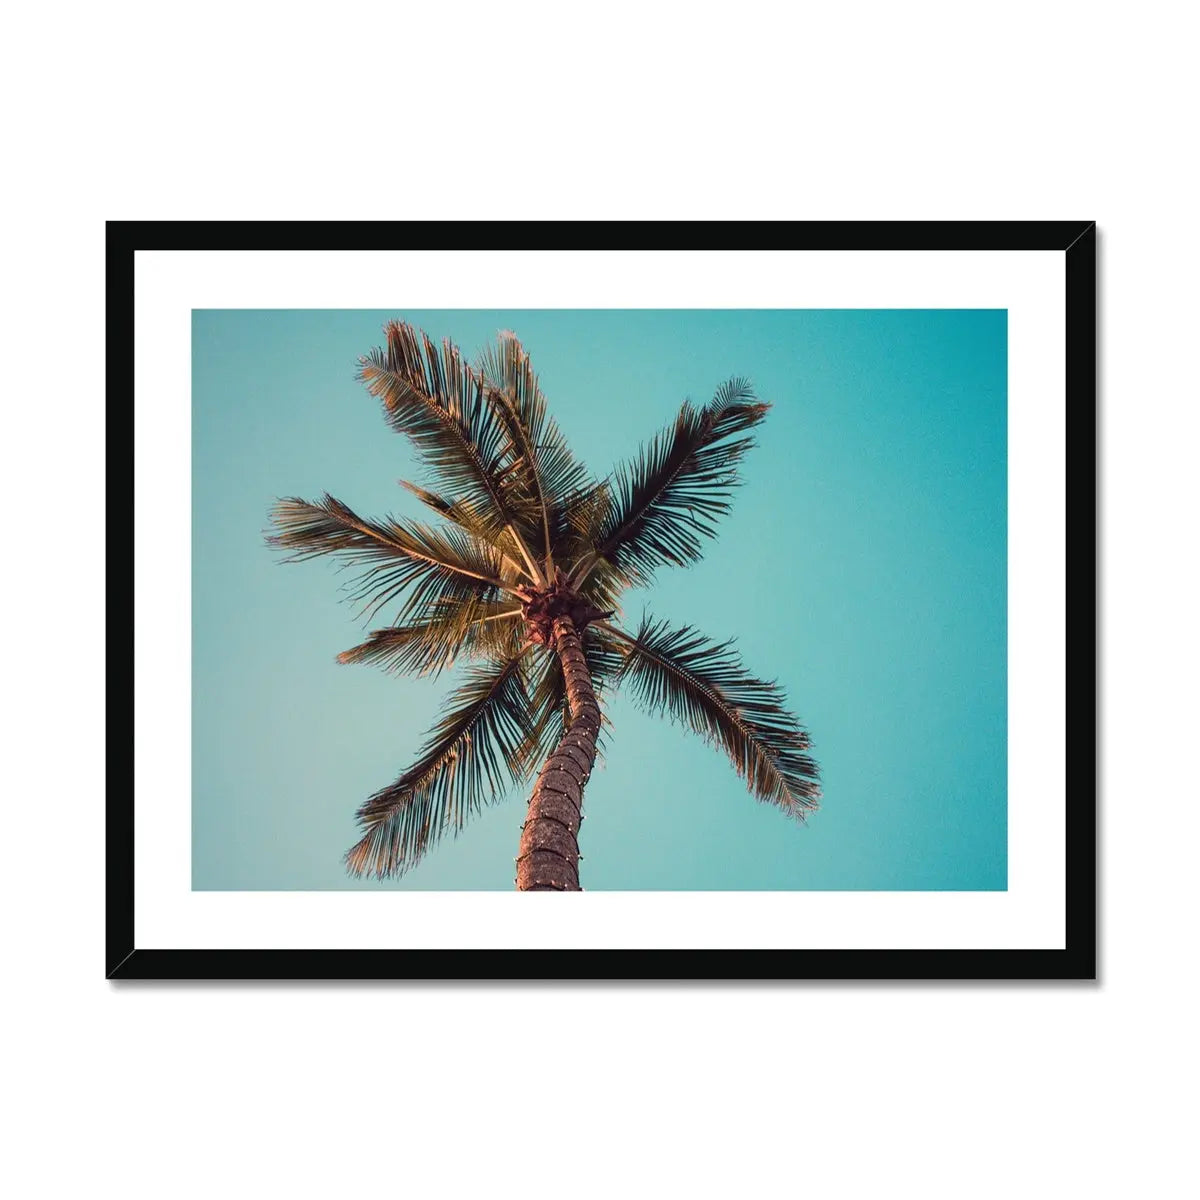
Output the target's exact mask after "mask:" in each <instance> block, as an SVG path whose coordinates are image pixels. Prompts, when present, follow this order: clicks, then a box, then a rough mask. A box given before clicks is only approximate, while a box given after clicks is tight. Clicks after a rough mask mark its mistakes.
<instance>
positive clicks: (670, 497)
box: [572, 378, 769, 584]
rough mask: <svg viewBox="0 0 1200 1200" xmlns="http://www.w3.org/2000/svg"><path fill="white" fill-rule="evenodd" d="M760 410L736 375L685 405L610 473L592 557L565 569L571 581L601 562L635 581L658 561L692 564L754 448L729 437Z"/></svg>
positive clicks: (641, 579) (759, 417) (642, 578)
mask: <svg viewBox="0 0 1200 1200" xmlns="http://www.w3.org/2000/svg"><path fill="white" fill-rule="evenodd" d="M768 408H769V405H766V404H761V403H759V402H757V401H756V400H755V399H754V392H753V389H752V388H751V387H750V384H749V383H748V382H747V381H746V380H744V379H737V378H735V379H731V380H729V382H728V383H725V384H723V385H722V386H721V387H720V388H718V389H717V392H716V394H715V395H714V396H713V398H712V401H711V402H710V403H708V404H706V405H704V406H703V407H702V408H697V407H695V406H694V405H692V404H691V403H688V402H685V403H684V405H683V407H682V408H681V409H680V411H679V416H678V417H676V419H675V423H674V425H673V426H671V427H670V428H668V429H665V430H663V431H662V432H661V433H659V434H658V435H657V437H655V438H654V440H653V441H652V442H651V443H650V444H649V445H648V446H645V447H643V449H642V450H641V452H640V453H639V454H638V456H637V457H636V458H635V459H634V460H633V461H632V462H630V463H626V464H624V465H622V466H620V467H618V468H617V470H616V472H615V473H614V477H613V503H612V506H611V509H610V511H609V514H608V517H607V519H606V521H605V523H604V525H603V527H602V528H601V530H600V532H599V535H598V538H597V540H596V544H595V547H594V552H593V553H592V554H591V555H587V556H585V557H584V558H583V559H582V560H581V561H580V562H579V563H578V564H577V565H576V568H575V569H574V570H573V572H572V574H573V576H574V578H575V579H576V582H579V581H580V580H582V579H585V578H586V577H587V573H588V572H589V571H590V570H591V569H592V568H593V567H594V566H595V564H596V563H597V562H598V561H601V560H604V561H607V562H608V563H610V564H611V565H612V566H613V567H615V568H616V569H618V570H619V571H621V572H622V573H623V574H624V575H625V577H626V578H627V579H628V580H629V581H630V582H632V583H640V584H645V583H647V582H649V580H650V578H651V577H652V575H653V573H654V571H655V570H656V569H657V568H658V567H660V566H663V565H664V564H674V565H684V564H687V563H690V562H695V561H696V559H698V558H699V557H700V555H701V551H702V543H701V540H700V539H701V537H712V536H713V534H714V533H715V532H716V520H717V518H718V517H719V516H721V515H722V514H723V513H725V512H727V511H728V509H729V500H730V496H731V494H732V491H733V488H734V487H735V486H736V485H737V483H738V473H737V468H738V464H739V463H740V461H741V459H742V457H743V455H744V454H745V453H746V451H747V450H748V449H749V448H750V447H751V446H752V445H753V444H754V443H753V439H752V438H746V437H737V436H736V435H737V434H740V433H744V432H745V431H746V430H748V429H752V428H753V427H754V426H755V425H757V424H758V423H759V422H760V421H761V420H762V419H763V417H764V415H765V414H766V412H767V409H768ZM731 439H732V440H731Z"/></svg>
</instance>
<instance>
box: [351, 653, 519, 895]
mask: <svg viewBox="0 0 1200 1200" xmlns="http://www.w3.org/2000/svg"><path fill="white" fill-rule="evenodd" d="M524 653H525V651H522V652H521V653H518V654H516V655H514V656H513V657H511V658H509V659H508V660H507V661H500V662H492V663H488V664H486V665H483V666H478V667H471V668H468V670H467V675H466V680H465V682H464V683H463V684H462V686H461V687H459V688H458V689H456V690H455V691H454V692H453V693H452V694H451V696H450V697H449V699H448V701H447V705H446V711H445V713H444V715H443V716H442V718H441V720H439V721H438V723H437V725H436V726H435V727H434V729H433V731H432V732H431V734H430V736H429V739H428V741H427V742H426V744H425V746H424V747H423V748H422V750H421V755H420V758H419V759H418V760H417V762H416V763H414V764H413V766H411V767H410V768H409V769H408V770H407V771H405V772H404V774H403V775H401V776H400V778H399V779H397V780H396V782H395V783H393V784H391V785H390V786H388V787H386V788H383V789H382V790H381V791H378V792H376V793H375V794H374V795H373V796H371V797H370V799H368V800H367V802H366V803H365V804H363V806H362V807H361V808H360V809H359V810H358V820H359V824H360V826H361V827H362V829H363V836H362V837H361V838H360V839H359V841H358V842H357V843H356V844H355V845H354V846H353V847H351V849H350V850H349V851H348V852H347V854H346V866H347V868H348V869H349V870H350V872H351V873H352V874H354V875H368V874H370V875H375V876H376V877H377V878H380V879H382V878H384V877H388V876H396V875H400V874H403V872H404V871H406V870H408V869H409V868H410V867H412V866H413V865H415V864H416V863H417V862H419V861H420V859H421V857H422V856H423V855H424V853H425V851H426V850H428V849H429V847H430V846H432V845H433V844H435V843H436V842H437V841H439V840H440V839H441V837H442V836H443V835H444V834H445V833H447V832H454V833H457V832H458V831H459V830H460V829H462V827H463V825H464V824H465V822H466V821H467V819H468V818H469V817H471V816H474V815H476V814H477V813H478V812H480V811H481V809H482V808H483V806H484V804H487V803H490V802H491V801H493V800H496V799H499V798H500V797H501V796H502V795H503V794H504V792H505V791H506V790H507V788H508V786H509V784H510V783H511V782H513V781H514V780H515V779H517V778H518V777H519V775H518V772H519V769H520V761H521V760H520V757H519V750H520V747H521V745H522V744H523V742H524V741H525V739H526V738H527V736H528V734H529V727H530V724H529V711H528V710H529V697H528V695H527V694H526V691H525V685H524V682H523V679H522V672H521V659H522V657H523V654H524Z"/></svg>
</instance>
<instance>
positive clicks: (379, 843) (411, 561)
mask: <svg viewBox="0 0 1200 1200" xmlns="http://www.w3.org/2000/svg"><path fill="white" fill-rule="evenodd" d="M385 333H386V345H385V346H384V347H383V348H380V349H376V350H373V351H372V352H371V353H370V354H369V355H368V356H366V357H365V358H363V359H362V360H361V365H360V371H359V377H360V379H361V380H362V381H363V382H364V383H365V384H366V386H367V388H368V390H369V391H370V392H371V393H372V394H373V395H374V396H376V397H377V398H378V399H380V400H381V401H382V403H383V409H384V415H385V417H386V419H387V421H388V423H389V424H390V425H391V426H392V427H393V428H394V429H396V430H397V431H398V432H400V433H403V434H406V435H408V437H409V438H410V439H411V440H412V443H413V445H414V446H415V447H416V450H417V452H418V454H419V456H420V458H421V459H422V461H423V462H424V464H425V466H426V467H427V469H428V476H429V477H428V479H427V481H426V482H427V483H428V484H429V485H430V487H429V488H426V487H418V486H417V485H415V484H410V483H405V484H404V486H405V487H406V488H408V489H409V490H410V491H411V492H413V493H414V494H415V495H416V496H417V498H418V499H419V500H420V501H422V502H423V503H424V504H425V505H426V506H427V507H428V508H430V509H431V510H433V513H434V514H436V518H437V520H436V522H435V523H433V524H423V523H416V522H412V521H407V520H401V519H398V518H394V517H385V518H383V519H382V520H370V519H368V518H365V517H361V516H359V515H358V514H357V513H355V512H354V511H352V510H351V509H350V508H349V507H347V506H346V505H345V504H343V503H342V502H341V501H340V500H335V499H334V498H333V497H332V496H329V495H325V496H323V497H322V498H321V499H320V500H318V501H315V502H308V501H304V500H300V499H296V498H289V499H284V500H281V501H279V502H278V503H277V504H276V506H275V508H274V510H273V511H272V522H273V524H274V527H275V532H274V534H273V535H272V536H271V537H270V538H269V541H270V542H271V544H272V545H274V546H277V547H280V548H283V549H286V550H288V551H291V554H290V556H289V558H288V560H287V561H294V560H299V559H306V558H312V557H315V556H317V555H321V554H335V555H338V556H340V557H341V558H342V559H344V560H345V561H347V562H348V563H350V564H352V565H353V566H355V567H357V568H358V572H357V575H356V577H355V583H354V588H353V592H352V594H353V596H354V597H355V598H356V599H357V600H358V601H360V602H361V603H362V605H363V606H364V609H365V611H366V612H367V613H368V614H370V616H372V617H374V615H375V614H376V613H378V612H380V611H381V610H385V609H386V610H387V611H388V612H389V614H391V613H392V612H393V610H394V616H393V619H392V621H391V623H390V624H388V625H385V626H384V627H382V628H379V629H376V630H374V631H373V632H371V633H370V634H369V635H368V637H367V640H366V641H365V642H363V643H361V644H360V645H357V646H354V647H352V648H351V649H349V650H346V651H345V652H343V653H342V654H340V655H339V656H338V658H339V661H341V662H345V663H350V662H369V663H376V664H378V665H379V666H381V667H383V668H384V669H386V670H389V671H394V672H400V673H410V674H417V675H436V674H438V673H439V672H441V671H442V670H444V669H446V668H448V667H450V666H452V665H453V664H454V663H456V662H458V661H460V660H462V661H464V662H466V663H467V664H468V665H467V666H466V667H465V670H464V675H463V679H462V682H461V684H460V686H459V687H458V688H457V689H456V690H455V691H454V692H453V693H452V694H451V695H450V697H449V698H448V701H447V705H446V709H445V711H444V713H443V714H442V716H441V717H440V719H439V720H438V722H437V724H436V725H435V726H434V728H433V730H432V731H431V732H430V734H429V736H428V739H427V741H426V742H425V744H424V746H423V748H422V750H421V752H420V756H419V758H418V760H417V762H415V763H414V764H413V765H412V766H410V767H409V768H408V770H406V771H405V772H404V773H403V774H402V775H401V776H400V778H399V779H397V780H396V781H395V782H394V783H392V784H389V785H388V786H387V787H385V788H383V789H382V790H380V791H378V792H376V793H375V794H374V795H372V796H371V797H369V798H368V799H367V800H366V802H365V803H364V804H363V805H362V806H361V807H360V809H359V810H358V819H359V822H360V825H361V827H362V837H361V838H360V840H359V841H358V842H357V843H356V844H355V845H354V846H353V847H352V848H351V849H350V851H349V852H348V853H347V855H346V864H347V866H348V868H349V870H350V871H351V872H352V873H354V874H360V875H361V874H366V873H372V874H374V875H376V876H378V877H381V878H382V877H385V876H393V875H398V874H400V873H402V872H403V871H404V870H406V869H407V868H409V867H411V866H413V865H414V864H415V863H417V862H418V861H419V860H420V859H421V857H422V856H423V855H424V854H425V852H426V850H428V849H429V847H431V846H432V845H434V844H435V843H436V842H437V841H438V840H439V839H440V838H441V836H442V835H443V834H444V833H446V832H447V831H453V832H457V831H458V830H460V829H461V828H462V827H463V824H464V822H465V821H466V820H467V818H468V817H470V816H471V815H472V814H474V813H476V812H478V811H479V810H480V809H481V807H482V806H483V805H484V804H485V803H488V802H490V801H492V800H494V799H496V798H499V797H501V796H502V795H504V794H505V793H506V792H508V791H509V790H510V788H511V787H512V786H514V785H520V784H524V783H528V782H529V781H530V780H531V779H532V778H533V777H534V776H535V775H536V774H537V772H538V768H539V765H540V764H543V763H545V764H546V765H545V766H544V767H543V768H542V774H541V775H540V776H539V790H540V789H541V787H542V784H543V782H544V781H545V780H546V779H547V778H549V777H552V776H553V773H554V770H555V769H556V768H555V767H554V761H559V762H563V761H565V762H567V764H568V765H569V764H570V762H571V761H572V759H576V760H578V761H579V771H578V773H577V775H576V778H577V780H578V788H579V792H578V796H577V797H576V808H575V809H574V810H571V809H568V812H576V813H577V811H578V808H579V806H581V804H582V786H583V783H584V782H586V778H587V775H588V774H589V773H590V770H591V765H592V760H594V757H595V742H596V740H597V739H598V738H599V737H600V736H601V730H600V728H599V725H600V720H599V719H597V720H596V722H595V726H596V727H595V728H593V729H591V730H590V731H587V730H584V732H588V734H589V737H588V739H587V740H585V741H584V742H583V743H581V744H582V746H583V753H582V755H581V754H580V753H579V746H578V745H576V746H574V747H573V749H572V747H571V745H570V742H571V739H570V738H569V737H568V734H569V731H570V730H571V728H572V726H573V725H576V724H578V723H579V722H580V717H579V714H580V713H581V712H584V711H585V709H584V708H580V703H581V701H580V696H581V695H583V696H584V698H585V699H586V697H588V696H593V695H594V697H595V705H596V709H597V711H599V710H600V709H602V706H603V697H604V696H605V694H606V693H607V692H608V691H609V690H611V689H616V688H621V687H624V688H625V689H626V691H627V692H628V693H630V694H631V696H632V697H633V699H634V700H635V701H636V702H638V703H639V704H640V705H641V706H642V707H644V708H645V709H647V710H649V711H650V712H652V713H659V714H665V715H667V716H669V717H671V718H672V719H676V720H678V721H680V722H682V723H683V724H684V725H685V726H687V727H689V728H691V729H693V730H694V731H695V732H696V733H698V734H699V735H700V736H701V737H703V738H704V739H706V740H707V741H709V742H711V743H713V744H715V745H717V746H719V747H720V748H721V749H723V750H724V751H725V753H726V754H727V755H728V757H729V759H730V761H731V762H732V763H733V766H734V767H735V768H736V770H737V772H738V774H739V775H741V776H742V777H743V778H744V779H745V780H746V782H747V785H748V786H749V789H750V791H751V792H752V793H753V794H754V795H755V796H757V797H758V798H759V799H761V800H765V801H769V802H771V803H774V804H776V805H778V806H779V807H780V808H782V809H783V810H784V811H785V812H786V813H788V814H790V815H793V816H797V817H801V818H803V816H804V815H805V813H806V812H808V811H810V810H812V809H814V808H815V807H816V805H817V800H818V798H819V795H820V789H819V785H818V772H817V767H816V764H815V763H814V762H813V760H812V758H811V757H809V756H808V754H807V753H806V751H807V750H808V748H809V739H808V735H807V734H806V733H805V731H804V730H803V729H802V728H801V727H800V725H799V723H798V722H797V720H796V718H795V717H794V716H792V715H791V713H789V712H788V711H787V709H786V708H785V706H784V697H783V693H782V691H781V689H780V688H779V687H778V686H777V685H776V684H775V683H773V682H767V681H764V680H761V679H758V678H755V677H754V676H753V675H751V674H750V673H749V672H748V671H747V670H746V668H745V667H744V666H743V665H742V663H741V661H740V659H739V657H738V655H737V653H736V651H735V650H734V647H733V644H732V643H731V642H728V641H726V642H715V641H712V640H711V639H709V638H707V637H705V636H704V635H703V634H701V633H699V632H697V631H696V630H695V629H693V628H692V627H691V626H687V625H683V626H672V625H671V624H669V623H668V622H667V621H665V620H658V619H654V618H651V617H644V618H643V620H642V621H641V624H640V625H639V626H638V628H637V629H636V630H634V631H630V630H626V629H622V628H621V627H620V626H619V625H618V624H616V623H615V622H614V620H613V616H614V614H615V612H616V611H617V608H618V599H619V597H620V595H621V593H622V592H623V591H624V590H625V589H626V588H629V587H631V586H635V585H636V586H643V585H645V584H647V583H649V582H650V581H651V580H652V579H653V578H654V575H655V572H656V571H657V570H658V569H659V568H660V567H664V566H670V565H676V566H685V565H687V564H689V563H692V562H695V561H696V560H697V559H699V558H700V556H701V554H702V551H703V539H705V538H707V537H711V536H713V534H714V533H715V532H716V522H717V519H718V518H719V517H720V516H721V515H722V514H723V513H725V512H726V511H727V510H728V508H729V502H730V498H731V493H732V490H733V488H734V487H735V486H736V484H737V482H738V467H739V465H740V463H741V460H742V458H743V456H744V455H745V453H746V451H747V450H748V449H749V448H750V446H751V445H752V444H753V441H752V438H750V437H748V436H746V435H747V434H748V432H749V431H750V430H752V429H753V428H754V427H755V426H756V425H758V423H759V422H760V421H762V419H763V417H764V416H765V415H766V412H767V410H768V407H769V406H768V405H766V404H763V403H760V402H759V401H757V400H756V399H755V397H754V393H753V391H752V389H751V387H750V385H749V383H747V382H746V381H745V380H743V379H731V380H729V381H728V382H727V383H725V384H723V385H722V386H721V387H719V388H718V389H717V391H716V394H715V395H714V396H713V398H712V400H711V401H710V402H709V403H708V404H706V405H703V406H702V407H697V406H695V405H692V404H690V403H684V405H683V406H682V408H681V409H680V411H679V414H678V416H677V417H676V418H675V421H674V423H673V424H672V425H671V426H669V427H668V428H667V429H664V430H663V431H662V432H660V433H659V434H658V435H657V436H656V437H655V438H654V439H653V440H651V441H650V442H649V443H648V444H647V445H645V446H644V447H643V448H642V449H641V451H640V452H639V453H638V454H637V455H636V456H635V457H634V458H633V459H632V460H631V461H629V462H628V463H625V464H624V465H621V466H619V467H617V468H616V469H615V470H614V471H613V472H612V474H611V475H609V476H608V477H607V478H605V479H597V478H596V477H595V476H593V475H592V474H591V472H590V471H588V469H587V468H586V467H585V466H584V464H583V463H581V462H580V461H579V460H578V459H576V458H575V456H574V455H573V454H572V452H571V450H570V448H569V447H568V446H567V444H566V441H565V439H564V438H563V436H562V433H561V432H560V430H559V428H558V426H557V424H556V423H555V422H554V420H553V418H551V417H550V415H549V414H548V412H547V408H546V402H545V398H544V397H543V395H542V392H541V390H540V388H539V386H538V380H537V377H536V375H535V374H534V372H533V369H532V367H531V365H530V361H529V356H528V355H527V354H526V353H525V351H524V349H523V348H522V347H521V345H520V343H519V342H518V341H517V339H516V337H515V336H513V335H512V334H510V333H503V334H501V335H500V337H499V339H498V341H497V344H496V345H495V346H493V347H491V348H490V349H489V350H487V351H485V352H484V353H483V354H482V355H480V356H479V358H478V359H477V360H476V361H475V362H474V363H468V362H466V361H464V359H463V357H462V356H461V354H460V353H459V351H458V349H457V348H456V347H455V346H454V345H452V344H451V343H450V342H444V343H443V344H442V345H441V346H440V347H439V346H437V345H435V344H434V343H433V342H432V341H431V340H430V339H429V338H428V337H427V336H426V335H424V334H423V333H420V332H419V331H417V330H415V329H414V328H412V327H411V326H409V325H407V324H404V323H402V322H389V324H388V325H387V326H386V327H385ZM430 489H432V490H430ZM571 631H574V633H575V634H577V635H578V639H579V649H581V651H582V656H583V662H585V663H586V671H585V670H584V668H583V667H582V666H580V667H579V668H578V669H577V670H576V669H575V668H573V667H572V665H571V664H572V663H573V662H574V661H576V660H574V659H572V658H571V657H570V656H569V655H567V654H565V653H564V649H563V643H562V640H561V638H562V635H563V634H564V632H565V633H568V634H569V633H570V632H571ZM556 639H557V640H556ZM585 676H586V677H585ZM584 724H586V722H584ZM580 728H581V729H582V725H580ZM577 732H578V730H577ZM576 742H578V739H576ZM564 747H567V748H568V749H572V754H567V753H566V750H565V749H564ZM589 747H590V750H589ZM556 754H557V759H555V756H556ZM589 754H590V757H589ZM584 759H586V760H587V761H586V762H584V761H583V760H584ZM552 760H554V761H552ZM547 786H548V787H553V783H552V781H551V782H550V783H548V784H547ZM531 812H532V809H531ZM577 819H578V820H581V819H582V817H578V818H577ZM572 823H573V822H572V821H571V819H570V818H569V817H568V818H567V824H568V825H571V824H572ZM547 828H549V826H547ZM576 829H577V823H576ZM536 842H537V839H534V843H536ZM548 845H549V843H547V846H548ZM570 845H572V846H574V845H575V842H574V831H572V833H571V839H570ZM523 848H524V846H523ZM528 852H529V853H530V854H534V853H541V852H542V848H541V847H540V846H539V845H538V844H533V843H531V845H530V847H529V850H528ZM545 852H546V853H549V850H548V849H546V851H545ZM570 853H574V855H575V857H578V855H577V848H576V849H575V850H574V851H570V852H568V857H569V856H570ZM572 869H573V868H572ZM546 886H555V887H559V886H562V887H571V886H575V887H577V886H578V884H577V876H576V877H575V882H574V883H571V882H566V883H557V882H555V883H551V884H547V885H546Z"/></svg>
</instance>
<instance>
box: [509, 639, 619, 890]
mask: <svg viewBox="0 0 1200 1200" xmlns="http://www.w3.org/2000/svg"><path fill="white" fill-rule="evenodd" d="M553 639H554V649H555V651H556V652H557V653H558V657H559V661H560V662H561V663H562V669H563V677H564V679H565V680H566V685H567V706H568V708H569V710H570V713H571V728H570V729H568V730H567V732H566V733H565V734H563V738H562V741H560V742H559V743H558V745H557V746H556V747H555V749H554V752H553V753H552V754H551V755H550V757H549V758H548V759H546V762H545V765H544V766H543V767H542V769H541V772H540V773H539V774H538V777H537V783H535V784H534V785H533V795H532V796H531V797H530V800H529V812H528V814H527V815H526V817H525V824H524V826H523V827H522V830H521V849H520V854H519V855H518V857H517V890H518V891H520V892H551V891H553V892H578V891H582V889H581V888H580V886H579V842H578V840H577V839H578V835H579V823H580V821H582V820H583V815H582V809H583V788H584V785H585V784H586V783H587V781H588V776H589V775H590V774H591V773H592V766H593V764H594V763H595V761H596V735H597V734H598V733H599V732H600V706H599V704H597V703H596V692H595V689H594V688H593V687H592V676H591V672H590V671H589V670H588V665H587V659H585V658H584V656H583V646H582V644H581V643H580V640H579V634H578V632H577V631H576V629H575V624H574V622H573V621H572V620H571V618H570V617H567V616H561V617H556V618H555V619H554V626H553Z"/></svg>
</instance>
